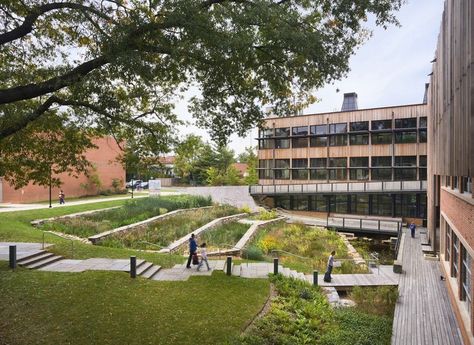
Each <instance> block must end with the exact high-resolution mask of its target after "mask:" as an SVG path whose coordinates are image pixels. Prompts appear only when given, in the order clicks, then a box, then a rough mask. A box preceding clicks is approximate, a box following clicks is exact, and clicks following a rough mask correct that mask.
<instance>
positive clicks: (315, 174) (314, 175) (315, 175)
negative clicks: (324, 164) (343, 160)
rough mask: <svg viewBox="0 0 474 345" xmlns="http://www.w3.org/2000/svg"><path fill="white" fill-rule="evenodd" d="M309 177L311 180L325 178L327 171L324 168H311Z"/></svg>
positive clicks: (326, 177)
mask: <svg viewBox="0 0 474 345" xmlns="http://www.w3.org/2000/svg"><path fill="white" fill-rule="evenodd" d="M309 178H310V179H311V180H327V179H328V171H327V170H326V169H317V170H311V171H310V176H309Z"/></svg>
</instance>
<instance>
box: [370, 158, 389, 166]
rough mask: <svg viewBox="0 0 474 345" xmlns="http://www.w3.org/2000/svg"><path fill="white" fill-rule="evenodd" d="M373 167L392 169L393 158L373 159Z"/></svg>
mask: <svg viewBox="0 0 474 345" xmlns="http://www.w3.org/2000/svg"><path fill="white" fill-rule="evenodd" d="M372 166H373V167H391V166H392V157H390V156H378V157H372Z"/></svg>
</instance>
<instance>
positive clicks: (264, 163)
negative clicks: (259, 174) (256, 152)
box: [258, 159, 273, 169]
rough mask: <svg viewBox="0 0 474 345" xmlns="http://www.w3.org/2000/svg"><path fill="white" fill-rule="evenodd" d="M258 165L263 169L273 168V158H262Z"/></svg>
mask: <svg viewBox="0 0 474 345" xmlns="http://www.w3.org/2000/svg"><path fill="white" fill-rule="evenodd" d="M258 167H259V168H261V169H272V168H273V160H271V159H260V160H259V161H258Z"/></svg>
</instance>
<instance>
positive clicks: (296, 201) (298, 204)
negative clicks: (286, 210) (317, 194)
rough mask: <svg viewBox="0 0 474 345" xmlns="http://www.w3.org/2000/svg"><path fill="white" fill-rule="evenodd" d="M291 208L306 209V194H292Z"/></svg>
mask: <svg viewBox="0 0 474 345" xmlns="http://www.w3.org/2000/svg"><path fill="white" fill-rule="evenodd" d="M292 198H293V207H292V209H293V210H297V211H308V199H309V198H308V196H307V195H293V196H292Z"/></svg>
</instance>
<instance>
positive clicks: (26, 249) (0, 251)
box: [0, 242, 51, 261]
mask: <svg viewBox="0 0 474 345" xmlns="http://www.w3.org/2000/svg"><path fill="white" fill-rule="evenodd" d="M10 246H16V258H17V260H20V259H22V258H24V257H27V256H30V255H34V254H37V253H39V252H41V251H42V246H43V245H42V244H41V243H25V242H0V260H3V261H8V260H9V256H10V249H9V248H10ZM44 246H45V248H48V247H50V246H51V244H49V243H45V244H44Z"/></svg>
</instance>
